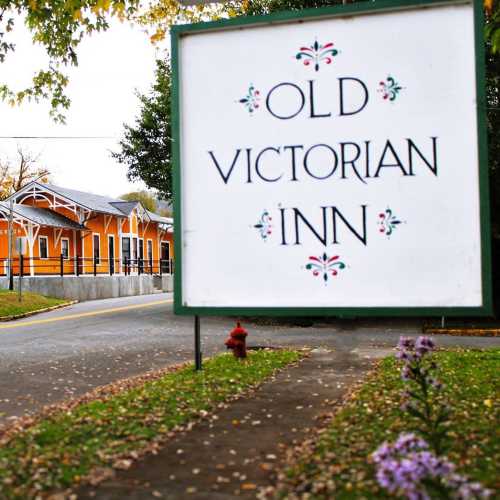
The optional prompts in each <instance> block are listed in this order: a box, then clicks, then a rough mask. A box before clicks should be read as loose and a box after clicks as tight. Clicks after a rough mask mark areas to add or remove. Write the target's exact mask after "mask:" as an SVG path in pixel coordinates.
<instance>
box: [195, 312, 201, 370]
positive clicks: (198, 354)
mask: <svg viewBox="0 0 500 500" xmlns="http://www.w3.org/2000/svg"><path fill="white" fill-rule="evenodd" d="M201 356H202V353H201V338H200V317H199V316H195V317H194V366H195V370H196V371H200V370H202V369H203V367H202V361H201Z"/></svg>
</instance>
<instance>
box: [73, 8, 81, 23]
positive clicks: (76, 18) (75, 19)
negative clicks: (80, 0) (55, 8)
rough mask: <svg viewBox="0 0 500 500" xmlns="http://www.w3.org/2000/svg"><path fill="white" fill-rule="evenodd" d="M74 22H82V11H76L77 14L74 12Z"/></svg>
mask: <svg viewBox="0 0 500 500" xmlns="http://www.w3.org/2000/svg"><path fill="white" fill-rule="evenodd" d="M73 20H74V21H81V20H82V11H81V10H80V9H78V10H75V12H73Z"/></svg>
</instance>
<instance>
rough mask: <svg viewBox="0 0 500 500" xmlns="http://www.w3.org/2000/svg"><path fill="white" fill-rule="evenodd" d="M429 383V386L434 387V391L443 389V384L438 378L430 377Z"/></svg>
mask: <svg viewBox="0 0 500 500" xmlns="http://www.w3.org/2000/svg"><path fill="white" fill-rule="evenodd" d="M427 382H428V384H429V385H431V386H432V387H434V389H436V391H440V390H441V389H442V388H443V384H442V383H441V382H440V381H439V380H438V379H437V378H434V377H429V378H428V379H427Z"/></svg>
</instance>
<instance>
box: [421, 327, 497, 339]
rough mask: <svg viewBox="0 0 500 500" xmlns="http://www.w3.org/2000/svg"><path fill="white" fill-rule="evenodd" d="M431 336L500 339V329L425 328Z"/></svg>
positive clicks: (424, 331) (425, 331) (424, 330)
mask: <svg viewBox="0 0 500 500" xmlns="http://www.w3.org/2000/svg"><path fill="white" fill-rule="evenodd" d="M423 333H428V334H431V335H453V336H456V337H500V328H426V327H424V328H423Z"/></svg>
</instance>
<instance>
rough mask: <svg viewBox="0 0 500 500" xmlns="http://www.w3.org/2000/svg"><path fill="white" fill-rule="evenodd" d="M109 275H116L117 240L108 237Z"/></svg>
mask: <svg viewBox="0 0 500 500" xmlns="http://www.w3.org/2000/svg"><path fill="white" fill-rule="evenodd" d="M108 262H109V274H115V238H114V237H113V236H108Z"/></svg>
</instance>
